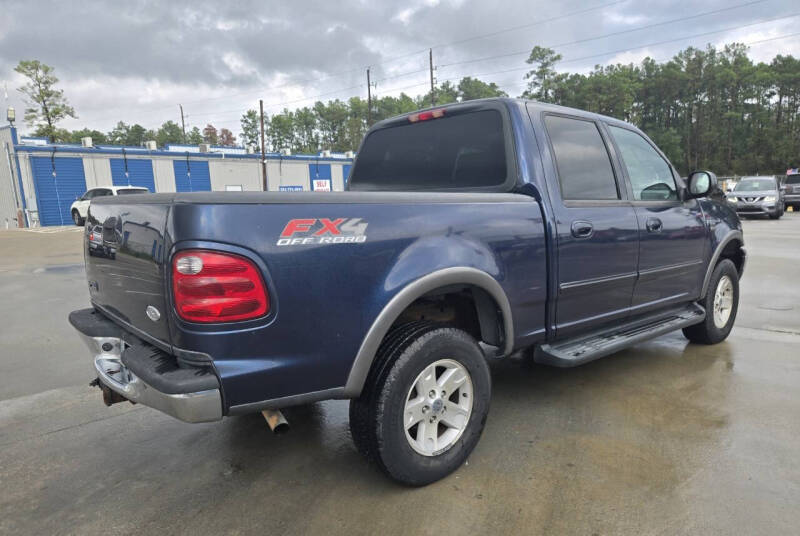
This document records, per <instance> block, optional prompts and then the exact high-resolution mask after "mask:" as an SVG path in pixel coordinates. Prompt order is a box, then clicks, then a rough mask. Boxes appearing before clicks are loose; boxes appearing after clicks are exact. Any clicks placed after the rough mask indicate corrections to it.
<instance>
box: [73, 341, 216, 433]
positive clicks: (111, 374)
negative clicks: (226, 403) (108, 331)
mask: <svg viewBox="0 0 800 536" xmlns="http://www.w3.org/2000/svg"><path fill="white" fill-rule="evenodd" d="M78 333H79V334H80V336H81V339H82V340H83V342H84V343H86V346H88V347H89V351H90V352H91V353H92V356H94V368H95V371H96V372H97V378H98V379H99V380H100V381H101V382H102V383H103V384H104V385H106V386H107V387H108V388H109V389H111V390H112V391H114V392H116V393H118V394H119V395H121V396H123V397H125V398H126V399H128V400H130V401H131V402H136V403H137V404H142V405H144V406H148V407H151V408H154V409H157V410H159V411H162V412H164V413H166V414H167V415H171V416H173V417H175V418H176V419H180V420H182V421H184V422H210V421H218V420H220V419H221V418H222V397H221V395H220V392H219V389H209V390H207V391H200V392H197V393H181V394H168V393H162V392H161V391H159V390H157V389H154V388H153V387H151V386H150V385H148V384H147V383H145V382H144V381H142V379H141V378H138V377H137V376H136V375H135V374H134V373H133V372H132V371H131V370H130V369H128V368H127V367H126V366H125V365H124V364H123V363H122V359H121V356H122V350H123V345H124V343H123V341H122V339H119V338H116V337H91V336H88V335H85V334H83V333H80V332H78Z"/></svg>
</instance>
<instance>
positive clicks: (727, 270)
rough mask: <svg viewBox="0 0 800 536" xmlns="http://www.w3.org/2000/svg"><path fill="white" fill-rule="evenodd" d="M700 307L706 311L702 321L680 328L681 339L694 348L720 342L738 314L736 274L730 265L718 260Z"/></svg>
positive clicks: (729, 261) (725, 336)
mask: <svg viewBox="0 0 800 536" xmlns="http://www.w3.org/2000/svg"><path fill="white" fill-rule="evenodd" d="M700 305H702V306H703V307H704V308H705V310H706V318H705V320H703V321H702V322H701V323H699V324H695V325H694V326H689V327H688V328H683V334H684V336H686V338H687V339H689V340H690V341H692V342H694V343H698V344H717V343H718V342H722V341H724V340H725V339H726V338H727V337H728V334H730V332H731V329H733V323H734V322H735V321H736V312H737V311H738V310H739V272H738V271H737V270H736V265H734V264H733V261H731V260H730V259H722V260H721V261H720V262H719V263H717V266H716V267H715V268H714V271H713V272H712V273H711V280H710V281H709V282H708V290H707V291H706V295H705V297H703V299H702V300H701V301H700Z"/></svg>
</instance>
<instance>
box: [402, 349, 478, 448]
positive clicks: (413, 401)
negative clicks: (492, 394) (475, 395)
mask: <svg viewBox="0 0 800 536" xmlns="http://www.w3.org/2000/svg"><path fill="white" fill-rule="evenodd" d="M471 414H472V378H471V377H470V375H469V372H467V369H466V368H465V367H464V366H463V365H462V364H461V363H459V362H458V361H454V360H452V359H440V360H439V361H436V362H435V363H431V364H430V365H428V366H427V367H425V369H424V370H423V371H422V372H420V373H419V376H417V379H416V380H414V383H413V384H411V388H410V389H409V390H408V395H407V396H406V404H405V408H404V410H403V428H404V429H405V431H406V439H407V440H408V444H409V445H411V448H413V449H414V450H415V451H416V452H418V453H420V454H422V455H423V456H436V455H438V454H441V453H442V452H445V451H446V450H447V449H449V448H450V447H452V446H453V445H454V444H455V443H456V441H458V439H459V438H460V437H461V434H462V433H463V432H464V430H465V429H466V427H467V423H469V417H470V415H471Z"/></svg>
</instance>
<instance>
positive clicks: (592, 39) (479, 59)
mask: <svg viewBox="0 0 800 536" xmlns="http://www.w3.org/2000/svg"><path fill="white" fill-rule="evenodd" d="M766 1H767V0H755V1H752V2H746V3H744V4H738V5H735V6H729V7H724V8H720V9H715V10H712V11H706V12H704V13H698V14H696V15H689V16H686V17H679V18H677V19H671V20H667V21H663V22H656V23H653V24H647V25H645V26H639V27H636V28H629V29H627V30H620V31H618V32H611V33H607V34H603V35H598V36H595V37H587V38H585V39H578V40H575V41H566V42H564V43H556V44H552V45H545V46H547V47H549V48H556V47H565V46H569V45H577V44H581V43H588V42H589V41H596V40H598V39H605V38H606V37H616V36H618V35H625V34H629V33H633V32H639V31H641V30H648V29H650V28H656V27H658V26H666V25H668V24H674V23H676V22H683V21H687V20H691V19H697V18H700V17H705V16H708V15H716V14H718V13H722V12H724V11H731V10H733V9H739V8H742V7H746V6H751V5H754V4H761V3H763V2H766ZM529 53H530V49H526V50H520V51H517V52H509V53H505V54H496V55H493V56H486V57H483V58H475V59H471V60H464V61H455V62H452V63H443V64H441V65H439V66H440V67H450V66H452V65H463V64H465V63H476V62H480V61H486V60H494V59H500V58H507V57H509V56H518V55H520V54H529Z"/></svg>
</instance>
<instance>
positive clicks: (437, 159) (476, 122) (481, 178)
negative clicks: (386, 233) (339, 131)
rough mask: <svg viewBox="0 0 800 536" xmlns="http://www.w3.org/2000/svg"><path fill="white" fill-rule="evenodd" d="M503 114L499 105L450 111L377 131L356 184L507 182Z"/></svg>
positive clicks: (364, 151) (361, 156)
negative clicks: (432, 117)
mask: <svg viewBox="0 0 800 536" xmlns="http://www.w3.org/2000/svg"><path fill="white" fill-rule="evenodd" d="M507 177H508V164H507V156H506V146H505V135H504V133H503V118H502V116H501V114H500V112H499V111H497V110H481V111H477V112H468V113H461V114H457V115H450V116H448V115H445V116H444V117H441V118H437V119H430V120H427V121H419V122H416V123H410V122H409V123H408V124H406V125H398V126H393V127H389V128H385V129H381V130H376V131H374V132H373V133H371V134H370V135H369V136H368V137H367V139H366V140H365V141H364V145H363V146H362V147H361V150H360V152H359V153H358V159H357V160H356V165H355V167H354V168H353V171H352V174H351V177H350V181H349V183H350V189H351V190H447V189H457V188H482V187H492V186H499V185H502V184H503V183H505V182H506V179H507Z"/></svg>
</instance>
